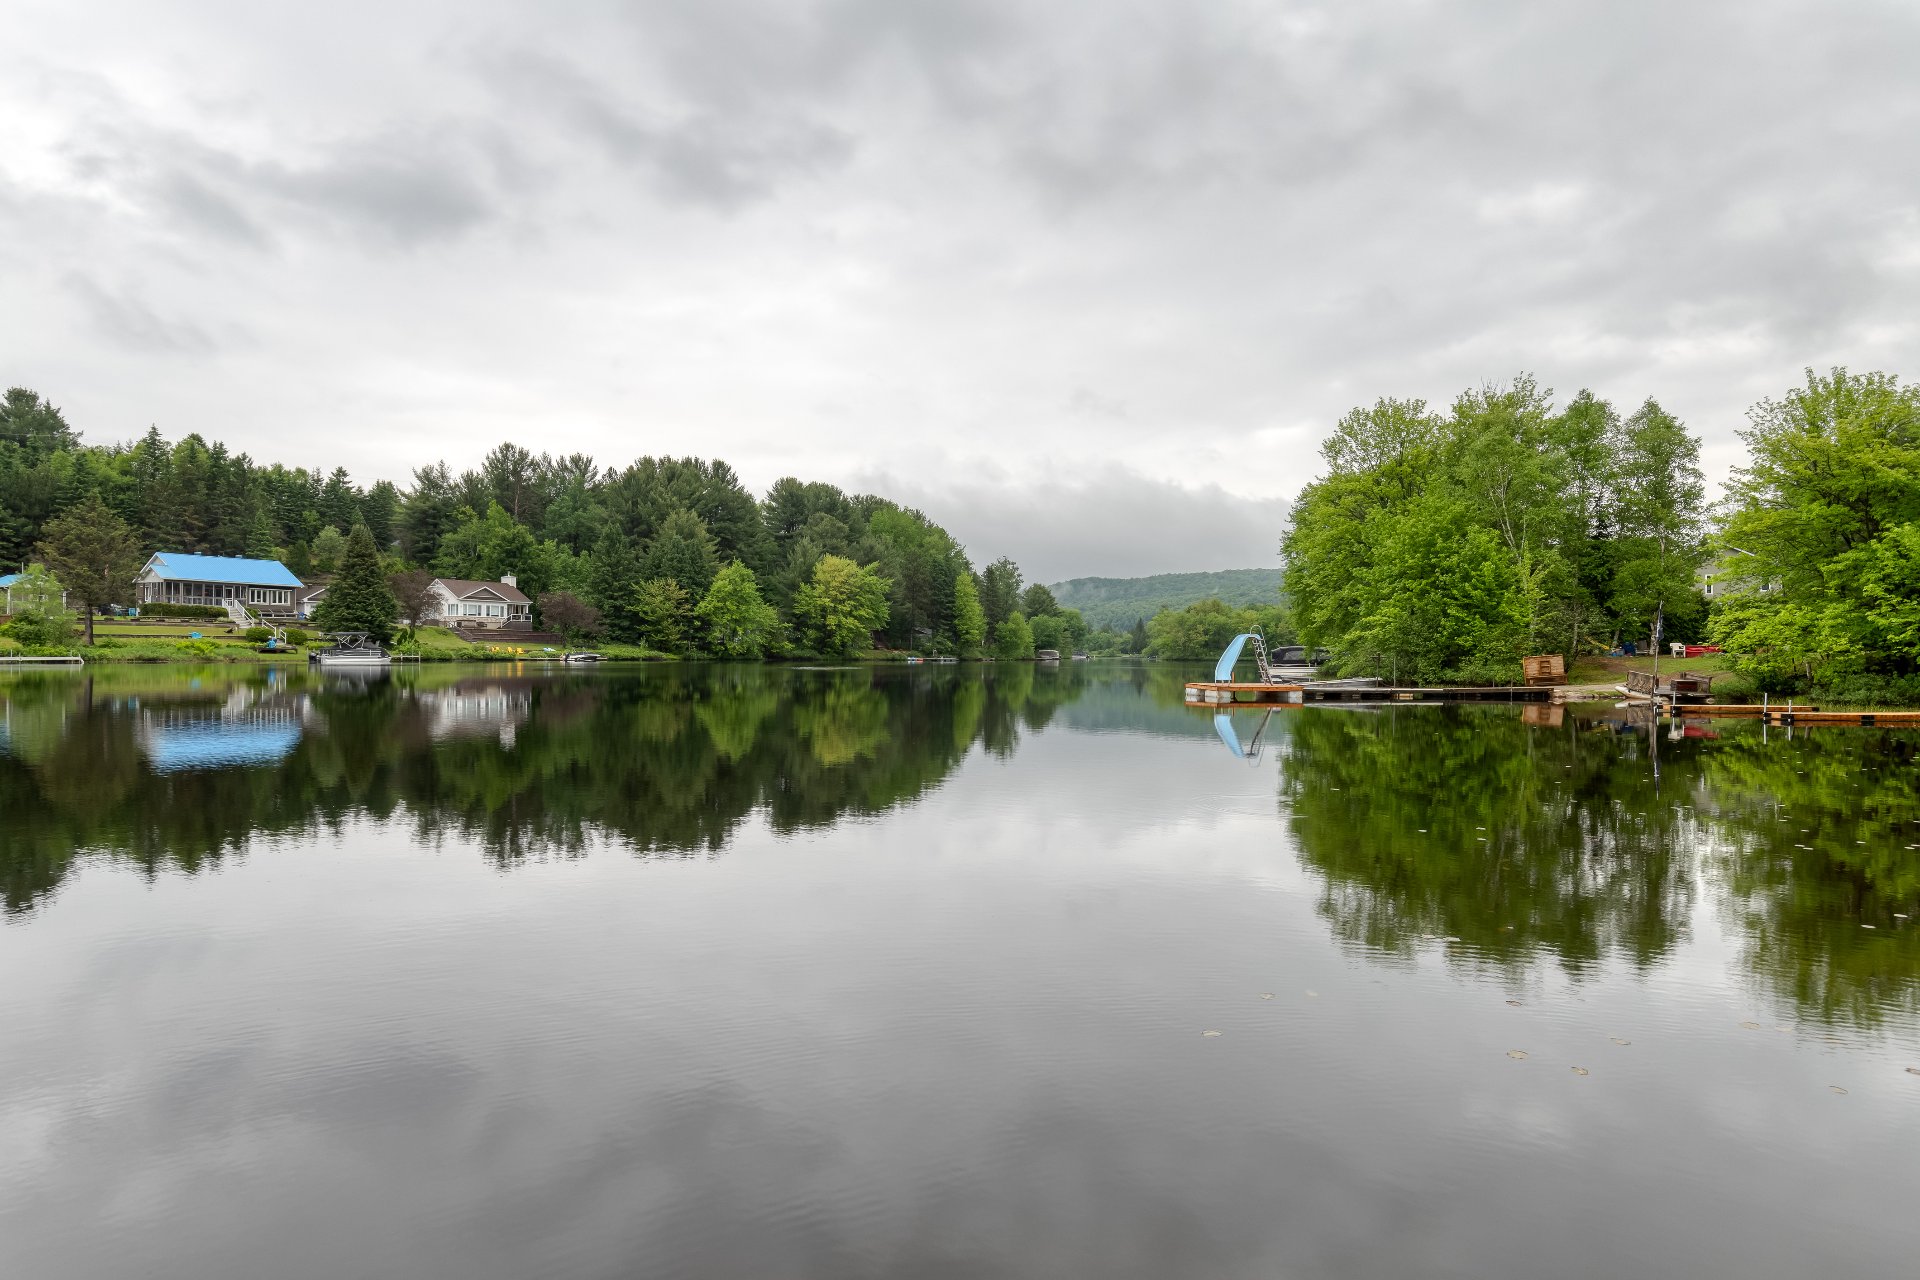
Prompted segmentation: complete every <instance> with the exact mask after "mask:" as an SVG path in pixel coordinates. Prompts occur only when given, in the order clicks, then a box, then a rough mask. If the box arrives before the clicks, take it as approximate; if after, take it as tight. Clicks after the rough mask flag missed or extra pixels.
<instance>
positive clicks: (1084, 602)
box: [1048, 567, 1281, 631]
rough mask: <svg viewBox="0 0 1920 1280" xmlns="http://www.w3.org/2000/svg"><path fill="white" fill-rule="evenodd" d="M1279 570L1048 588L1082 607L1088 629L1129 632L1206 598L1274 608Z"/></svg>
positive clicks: (1089, 581)
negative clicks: (1159, 615) (1165, 611)
mask: <svg viewBox="0 0 1920 1280" xmlns="http://www.w3.org/2000/svg"><path fill="white" fill-rule="evenodd" d="M1280 576H1281V575H1280V570H1279V569H1278V568H1277V567H1276V568H1272V569H1222V570H1220V571H1219V572H1216V573H1156V574H1154V575H1153V576H1151V577H1147V578H1073V579H1070V580H1069V581H1066V582H1056V583H1054V584H1052V586H1051V587H1049V588H1048V589H1049V590H1051V591H1052V592H1053V595H1054V598H1055V599H1056V600H1058V601H1059V602H1060V603H1061V604H1062V605H1063V606H1065V607H1067V608H1070V609H1078V610H1079V611H1080V616H1081V617H1082V618H1084V619H1086V623H1087V625H1088V626H1089V627H1093V628H1095V629H1108V630H1113V631H1130V630H1131V629H1132V628H1133V625H1134V623H1136V622H1142V621H1145V620H1146V619H1148V618H1151V617H1152V616H1153V615H1154V614H1156V613H1159V612H1160V611H1161V610H1162V609H1184V608H1186V607H1187V606H1188V605H1190V604H1198V603H1199V602H1201V601H1202V600H1218V601H1219V602H1220V603H1222V604H1225V605H1233V606H1238V607H1244V606H1248V605H1271V604H1273V603H1274V602H1276V601H1277V600H1278V599H1279V598H1280Z"/></svg>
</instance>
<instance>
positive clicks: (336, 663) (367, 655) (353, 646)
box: [307, 631, 393, 667]
mask: <svg viewBox="0 0 1920 1280" xmlns="http://www.w3.org/2000/svg"><path fill="white" fill-rule="evenodd" d="M307 662H308V663H309V664H310V665H312V666H317V667H388V666H392V665H393V655H392V654H389V653H388V652H387V651H386V650H385V649H383V648H381V647H380V646H379V645H377V644H375V643H374V642H373V640H372V638H371V637H369V636H368V635H367V634H366V632H364V631H343V632H341V633H340V634H338V635H336V636H334V637H333V647H332V648H329V649H315V650H314V651H313V652H312V653H309V654H308V655H307Z"/></svg>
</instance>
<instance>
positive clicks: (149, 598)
mask: <svg viewBox="0 0 1920 1280" xmlns="http://www.w3.org/2000/svg"><path fill="white" fill-rule="evenodd" d="M134 585H135V588H136V590H137V591H138V593H139V597H140V603H141V604H143V605H146V604H198V605H212V606H213V607H215V608H220V609H226V608H231V607H232V606H233V605H234V604H236V603H237V604H242V605H245V606H246V607H247V608H248V609H250V610H252V611H253V612H254V613H257V614H261V615H262V616H266V617H276V616H277V617H292V616H293V599H294V595H295V594H296V593H297V592H298V591H299V590H300V588H301V587H302V586H303V585H305V584H303V583H302V582H301V581H300V579H298V578H296V577H294V576H293V574H292V572H290V571H289V570H288V568H287V566H285V565H283V564H281V563H280V562H279V561H278V560H245V559H241V558H240V557H237V556H190V555H184V554H182V553H180V552H175V551H162V552H160V553H159V554H158V555H156V556H154V557H153V558H152V559H150V560H148V561H147V563H146V567H145V568H143V569H141V570H140V574H139V576H138V577H136V578H135V579H134Z"/></svg>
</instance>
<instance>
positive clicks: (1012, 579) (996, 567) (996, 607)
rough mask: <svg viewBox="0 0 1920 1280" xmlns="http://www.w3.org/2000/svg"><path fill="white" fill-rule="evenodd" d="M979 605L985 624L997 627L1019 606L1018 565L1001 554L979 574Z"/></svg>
mask: <svg viewBox="0 0 1920 1280" xmlns="http://www.w3.org/2000/svg"><path fill="white" fill-rule="evenodd" d="M980 607H981V608H982V609H983V610H985V611H986V615H987V625H988V626H989V627H993V628H996V629H997V628H998V627H999V626H1000V624H1001V623H1003V622H1005V621H1006V620H1007V619H1008V618H1009V617H1010V616H1012V614H1013V611H1014V610H1015V609H1018V608H1019V607H1020V566H1019V565H1017V564H1015V563H1014V562H1013V561H1011V560H1009V559H1007V557H1005V556H1001V557H1000V558H999V559H998V560H995V561H994V562H993V563H992V564H990V565H988V566H987V567H986V571H985V572H983V573H982V574H981V575H980Z"/></svg>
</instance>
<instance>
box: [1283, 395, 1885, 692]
mask: <svg viewBox="0 0 1920 1280" xmlns="http://www.w3.org/2000/svg"><path fill="white" fill-rule="evenodd" d="M1740 438H1741V440H1742V441H1743V442H1744V443H1745V445H1746V448H1747V457H1746V460H1745V461H1744V463H1742V464H1741V465H1739V466H1737V467H1735V468H1733V470H1732V472H1731V474H1730V475H1729V476H1727V477H1726V479H1725V482H1724V485H1723V490H1722V495H1721V497H1720V499H1719V501H1718V502H1717V503H1715V504H1712V505H1709V503H1708V500H1707V487H1706V483H1705V479H1704V477H1703V475H1702V472H1701V468H1700V445H1699V441H1698V439H1697V438H1696V437H1695V436H1694V435H1693V433H1692V432H1690V431H1689V430H1687V428H1686V427H1685V426H1684V425H1683V424H1682V423H1681V422H1679V421H1678V420H1677V419H1675V418H1674V417H1673V415H1671V414H1670V413H1668V412H1667V411H1666V410H1665V409H1664V408H1662V407H1661V406H1660V404H1659V403H1658V402H1656V401H1654V400H1652V399H1648V400H1646V401H1644V402H1643V403H1642V404H1640V405H1639V406H1638V407H1636V408H1634V409H1632V410H1630V411H1628V412H1625V413H1622V412H1621V411H1620V410H1618V409H1616V408H1615V407H1614V406H1613V405H1611V404H1609V403H1607V402H1606V401H1604V400H1601V399H1599V398H1597V397H1595V396H1594V395H1592V394H1591V393H1590V392H1586V391H1582V392H1580V393H1579V394H1577V395H1575V396H1574V397H1573V398H1572V399H1570V400H1568V401H1567V402H1566V403H1565V404H1564V405H1562V406H1558V407H1556V405H1555V404H1554V402H1553V398H1552V393H1551V392H1550V391H1548V390H1547V389H1545V388H1543V387H1541V386H1540V385H1538V384H1537V383H1536V382H1535V380H1534V379H1532V378H1531V377H1526V376H1522V377H1519V378H1515V379H1514V380H1513V381H1512V382H1511V383H1510V384H1508V385H1505V386H1501V387H1486V388H1480V389H1476V390H1472V391H1468V392H1466V393H1464V394H1462V395H1461V396H1460V397H1459V398H1458V399H1457V400H1455V401H1454V403H1453V405H1452V406H1451V408H1450V409H1448V410H1446V411H1436V410H1433V409H1430V408H1428V406H1427V405H1426V404H1425V403H1423V402H1421V401H1418V400H1390V399H1383V400H1380V401H1377V402H1376V403H1375V404H1374V405H1373V406H1372V407H1371V408H1360V409H1355V410H1353V411H1352V412H1351V413H1349V414H1348V415H1347V416H1346V417H1345V418H1343V419H1341V421H1340V423H1339V424H1338V426H1337V427H1336V428H1335V430H1334V432H1333V433H1332V434H1331V435H1330V436H1329V437H1328V438H1327V440H1326V441H1325V443H1324V444H1323V445H1322V448H1321V453H1322V456H1323V457H1324V458H1325V460H1326V474H1325V476H1324V477H1323V478H1321V479H1319V480H1316V481H1315V482H1313V483H1312V484H1309V485H1308V486H1307V487H1306V488H1305V489H1304V490H1303V491H1302V493H1301V494H1300V497H1299V499H1298V501H1297V503H1296V504H1295V507H1294V510H1293V514H1292V522H1291V527H1290V528H1289V529H1288V530H1287V532H1286V535H1285V539H1284V542H1283V546H1282V555H1283V559H1284V561H1285V567H1286V595H1287V599H1288V602H1289V604H1290V610H1291V613H1290V616H1291V618H1292V621H1293V623H1294V626H1295V628H1296V630H1297V633H1298V638H1299V640H1300V641H1301V642H1303V643H1306V644H1310V645H1316V646H1324V647H1326V648H1327V649H1329V650H1330V651H1331V652H1332V654H1333V657H1334V662H1335V665H1336V667H1337V668H1338V670H1340V671H1341V672H1342V673H1345V674H1365V675H1378V676H1386V677H1388V678H1397V679H1398V680H1399V681H1402V682H1422V683H1447V682H1464V683H1482V682H1484V683H1499V682H1502V681H1507V680H1511V679H1513V678H1514V677H1515V676H1516V675H1518V673H1519V671H1520V659H1521V658H1522V657H1523V656H1525V655H1527V654H1553V653H1559V654H1564V655H1566V656H1567V657H1569V658H1570V659H1573V658H1579V657H1581V656H1583V655H1588V654H1593V653H1596V652H1600V653H1604V652H1608V651H1610V650H1615V649H1618V648H1620V647H1622V646H1623V645H1624V643H1625V642H1629V641H1631V642H1634V643H1635V644H1636V647H1637V648H1639V650H1640V651H1641V652H1643V653H1644V652H1645V651H1646V649H1647V647H1648V646H1649V645H1654V646H1657V647H1659V648H1660V649H1662V650H1664V649H1665V648H1666V647H1668V646H1670V645H1671V644H1672V643H1673V642H1675V641H1703V642H1707V643H1709V644H1712V645H1715V646H1718V647H1720V648H1722V649H1724V651H1725V652H1726V654H1727V655H1729V657H1728V658H1727V659H1725V660H1724V661H1727V662H1729V663H1730V664H1731V665H1732V666H1733V667H1734V669H1735V672H1736V675H1737V677H1738V678H1739V679H1741V680H1743V681H1744V686H1742V687H1744V689H1745V690H1746V691H1748V692H1754V693H1759V692H1767V691H1773V692H1778V693H1793V692H1801V691H1813V692H1821V693H1824V694H1825V695H1826V696H1830V697H1833V698H1836V699H1840V700H1846V701H1856V702H1894V703H1912V702H1920V389H1916V388H1914V387H1906V386H1902V385H1900V382H1899V380H1898V379H1897V378H1896V377H1894V376H1892V375H1889V374H1884V373H1867V374H1854V373H1850V372H1848V371H1847V370H1845V369H1834V370H1831V371H1830V372H1829V373H1827V374H1825V375H1821V374H1816V373H1814V372H1813V371H1811V370H1809V371H1808V372H1807V374H1806V380H1805V382H1804V383H1803V384H1802V385H1800V386H1797V387H1794V388H1791V389H1789V390H1788V391H1787V392H1786V393H1785V394H1783V395H1781V396H1780V397H1778V398H1777V399H1772V398H1770V399H1766V400H1763V401H1761V402H1760V403H1759V404H1757V405H1755V406H1754V407H1753V409H1752V410H1751V411H1750V413H1749V422H1748V426H1747V428H1746V429H1745V430H1743V431H1741V432H1740Z"/></svg>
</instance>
